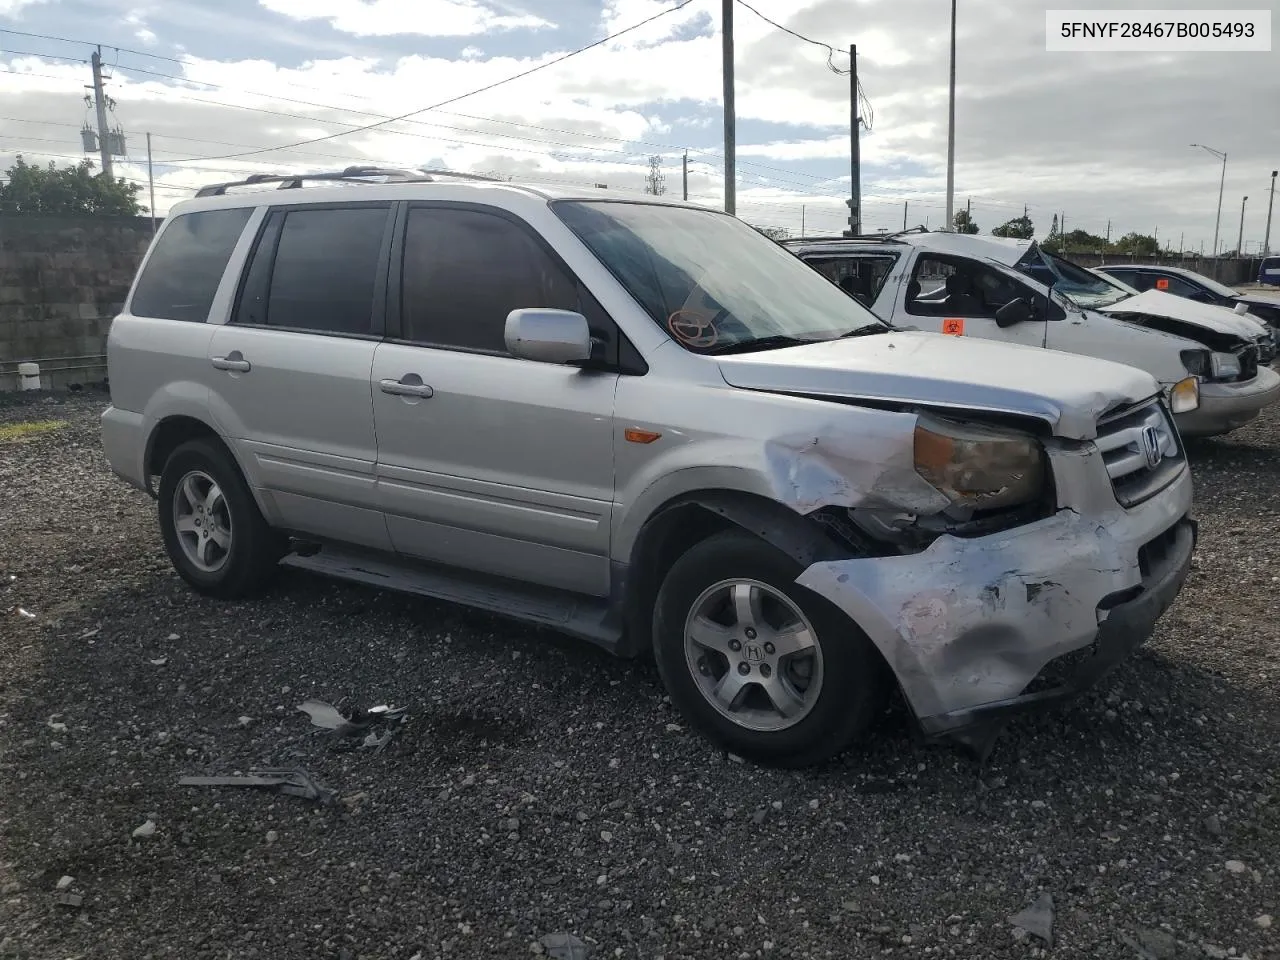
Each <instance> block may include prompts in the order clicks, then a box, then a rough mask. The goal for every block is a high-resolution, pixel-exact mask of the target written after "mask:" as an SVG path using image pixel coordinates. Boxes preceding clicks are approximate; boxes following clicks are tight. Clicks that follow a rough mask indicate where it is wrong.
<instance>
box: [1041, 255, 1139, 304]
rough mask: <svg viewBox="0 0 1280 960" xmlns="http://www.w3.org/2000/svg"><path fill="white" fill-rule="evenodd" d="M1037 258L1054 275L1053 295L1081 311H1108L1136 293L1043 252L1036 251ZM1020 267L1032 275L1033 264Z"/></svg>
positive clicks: (1090, 271) (1068, 261)
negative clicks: (1099, 309) (1055, 294)
mask: <svg viewBox="0 0 1280 960" xmlns="http://www.w3.org/2000/svg"><path fill="white" fill-rule="evenodd" d="M1035 256H1038V257H1039V258H1040V263H1041V264H1043V265H1044V267H1047V268H1048V272H1049V273H1051V274H1052V275H1053V289H1054V292H1055V293H1059V294H1061V295H1062V296H1064V297H1066V298H1067V299H1069V300H1070V301H1071V302H1072V303H1074V304H1075V305H1076V306H1077V307H1080V308H1081V309H1085V310H1096V309H1098V308H1099V307H1109V306H1111V305H1112V304H1116V303H1119V302H1120V301H1121V300H1127V299H1128V298H1129V297H1131V296H1133V295H1134V294H1135V293H1136V292H1137V291H1135V290H1133V289H1132V288H1129V287H1124V286H1121V285H1120V284H1118V283H1116V282H1115V281H1113V280H1111V279H1109V278H1106V277H1100V276H1098V274H1096V273H1094V272H1093V271H1092V270H1086V269H1085V268H1084V267H1082V266H1080V265H1078V264H1075V263H1072V262H1071V261H1070V260H1066V259H1063V258H1062V257H1059V256H1057V255H1056V254H1053V253H1049V252H1048V251H1047V250H1044V249H1043V248H1037V249H1036V253H1035ZM1024 264H1026V265H1025V266H1024ZM1019 266H1023V267H1024V269H1026V270H1027V272H1028V273H1030V272H1031V270H1030V264H1027V262H1026V260H1025V258H1024V260H1023V261H1022V262H1020V263H1019ZM1036 272H1037V273H1040V272H1042V271H1036Z"/></svg>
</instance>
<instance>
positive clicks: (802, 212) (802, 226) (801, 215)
mask: <svg viewBox="0 0 1280 960" xmlns="http://www.w3.org/2000/svg"><path fill="white" fill-rule="evenodd" d="M804 235H805V232H804V204H803V203H802V204H800V236H802V237H803V236H804Z"/></svg>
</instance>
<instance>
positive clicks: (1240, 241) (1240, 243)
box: [1236, 197, 1249, 257]
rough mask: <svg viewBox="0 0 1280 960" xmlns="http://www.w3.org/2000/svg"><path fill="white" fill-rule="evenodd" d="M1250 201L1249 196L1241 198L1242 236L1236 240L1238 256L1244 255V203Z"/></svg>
mask: <svg viewBox="0 0 1280 960" xmlns="http://www.w3.org/2000/svg"><path fill="white" fill-rule="evenodd" d="M1248 202H1249V198H1248V197H1242V198H1241V200H1240V236H1239V238H1237V240H1236V256H1237V257H1243V256H1244V205H1245V204H1246V203H1248Z"/></svg>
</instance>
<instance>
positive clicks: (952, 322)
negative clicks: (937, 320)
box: [942, 317, 964, 337]
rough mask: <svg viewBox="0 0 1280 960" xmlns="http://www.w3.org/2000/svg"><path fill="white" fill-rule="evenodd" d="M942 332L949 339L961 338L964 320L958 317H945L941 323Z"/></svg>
mask: <svg viewBox="0 0 1280 960" xmlns="http://www.w3.org/2000/svg"><path fill="white" fill-rule="evenodd" d="M942 332H943V333H945V334H947V335H948V336H951V337H963V336H964V320H962V319H961V318H960V317H947V319H945V320H943V321H942Z"/></svg>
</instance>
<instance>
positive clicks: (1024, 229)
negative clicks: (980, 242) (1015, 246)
mask: <svg viewBox="0 0 1280 960" xmlns="http://www.w3.org/2000/svg"><path fill="white" fill-rule="evenodd" d="M1035 234H1036V228H1035V226H1034V225H1033V224H1032V223H1031V218H1030V217H1028V216H1025V215H1024V216H1021V217H1015V218H1014V219H1012V220H1006V221H1005V222H1004V223H1002V224H1000V226H998V227H993V228H992V230H991V235H992V236H993V237H1012V238H1013V239H1015V240H1030V239H1031V238H1032V237H1034V236H1035Z"/></svg>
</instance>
